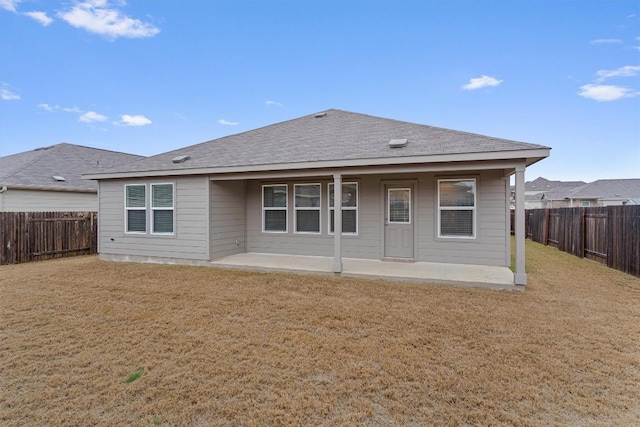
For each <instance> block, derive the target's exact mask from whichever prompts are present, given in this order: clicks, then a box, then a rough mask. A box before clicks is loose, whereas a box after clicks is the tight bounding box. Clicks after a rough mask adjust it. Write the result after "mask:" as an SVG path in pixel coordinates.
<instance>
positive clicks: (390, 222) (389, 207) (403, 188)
mask: <svg viewBox="0 0 640 427" xmlns="http://www.w3.org/2000/svg"><path fill="white" fill-rule="evenodd" d="M398 190H408V191H409V221H393V222H392V221H391V198H390V197H389V195H390V194H391V192H392V191H398ZM412 210H413V199H412V195H411V187H393V188H389V189H387V222H388V223H389V224H411V221H412V220H413V218H412V215H411V211H412Z"/></svg>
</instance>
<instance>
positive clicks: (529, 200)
mask: <svg viewBox="0 0 640 427" xmlns="http://www.w3.org/2000/svg"><path fill="white" fill-rule="evenodd" d="M585 184H586V182H584V181H551V180H548V179H546V178H543V177H538V178H536V179H534V180H533V181H527V182H525V183H524V208H525V209H540V208H544V207H548V206H547V198H548V195H549V194H550V193H551V192H559V191H570V190H573V189H575V188H577V187H580V186H582V185H585ZM511 209H515V187H513V186H512V187H511Z"/></svg>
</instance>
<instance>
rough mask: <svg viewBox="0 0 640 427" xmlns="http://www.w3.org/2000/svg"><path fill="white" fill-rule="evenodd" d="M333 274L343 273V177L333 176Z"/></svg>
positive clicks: (337, 174)
mask: <svg viewBox="0 0 640 427" xmlns="http://www.w3.org/2000/svg"><path fill="white" fill-rule="evenodd" d="M333 206H334V212H335V213H334V214H333V272H334V273H341V272H342V175H340V174H339V173H334V174H333Z"/></svg>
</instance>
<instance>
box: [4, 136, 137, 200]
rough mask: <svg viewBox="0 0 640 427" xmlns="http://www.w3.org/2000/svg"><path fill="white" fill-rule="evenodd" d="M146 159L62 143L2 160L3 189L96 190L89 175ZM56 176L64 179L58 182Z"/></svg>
mask: <svg viewBox="0 0 640 427" xmlns="http://www.w3.org/2000/svg"><path fill="white" fill-rule="evenodd" d="M141 158H143V157H142V156H137V155H134V154H126V153H118V152H114V151H107V150H101V149H98V148H90V147H83V146H80V145H74V144H67V143H61V144H56V145H52V146H51V147H46V148H39V149H36V150H32V151H25V152H22V153H17V154H13V155H10V156H4V157H0V186H3V185H6V186H21V187H39V188H51V189H57V190H62V189H66V190H70V191H74V190H75V191H78V190H79V191H83V190H85V191H86V190H97V188H98V185H97V183H96V182H95V181H90V180H86V179H82V178H81V175H82V174H83V173H86V172H88V171H95V170H100V169H102V168H113V167H115V166H119V165H122V164H125V163H128V162H131V161H133V160H138V159H141ZM53 176H60V177H63V178H65V181H63V182H61V181H56V180H55V179H54V178H53Z"/></svg>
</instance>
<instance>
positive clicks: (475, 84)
mask: <svg viewBox="0 0 640 427" xmlns="http://www.w3.org/2000/svg"><path fill="white" fill-rule="evenodd" d="M500 83H502V80H498V79H496V78H495V77H490V76H485V75H483V76H480V77H476V78H475V79H470V80H469V83H467V84H466V85H464V86H462V89H465V90H476V89H482V88H483V87H490V86H498V85H499V84H500Z"/></svg>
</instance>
